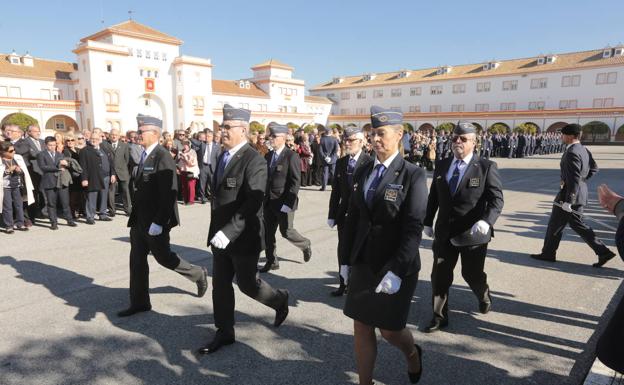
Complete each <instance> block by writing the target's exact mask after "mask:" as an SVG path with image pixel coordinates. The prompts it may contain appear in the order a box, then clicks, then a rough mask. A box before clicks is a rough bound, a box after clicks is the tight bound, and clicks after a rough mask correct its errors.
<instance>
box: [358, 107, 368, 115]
mask: <svg viewBox="0 0 624 385" xmlns="http://www.w3.org/2000/svg"><path fill="white" fill-rule="evenodd" d="M355 114H356V115H366V108H361V107H360V108H356V109H355Z"/></svg>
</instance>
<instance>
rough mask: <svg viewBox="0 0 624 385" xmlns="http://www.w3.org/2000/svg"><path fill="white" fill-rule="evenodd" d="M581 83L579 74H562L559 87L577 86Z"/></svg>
mask: <svg viewBox="0 0 624 385" xmlns="http://www.w3.org/2000/svg"><path fill="white" fill-rule="evenodd" d="M580 85H581V75H574V76H563V77H562V78H561V87H578V86H580Z"/></svg>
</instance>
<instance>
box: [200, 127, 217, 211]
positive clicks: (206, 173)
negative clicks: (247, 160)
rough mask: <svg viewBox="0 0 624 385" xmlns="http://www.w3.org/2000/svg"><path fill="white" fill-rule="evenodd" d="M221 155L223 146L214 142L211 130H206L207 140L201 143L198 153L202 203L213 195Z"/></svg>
mask: <svg viewBox="0 0 624 385" xmlns="http://www.w3.org/2000/svg"><path fill="white" fill-rule="evenodd" d="M220 154H221V145H220V144H218V143H215V142H214V141H213V134H212V131H211V130H206V134H205V140H203V141H201V143H200V146H199V151H197V162H198V163H199V199H200V200H201V203H206V201H207V200H208V199H209V198H210V196H211V195H212V191H211V187H212V186H211V184H212V176H213V175H214V171H215V168H216V167H217V160H218V159H219V155H220Z"/></svg>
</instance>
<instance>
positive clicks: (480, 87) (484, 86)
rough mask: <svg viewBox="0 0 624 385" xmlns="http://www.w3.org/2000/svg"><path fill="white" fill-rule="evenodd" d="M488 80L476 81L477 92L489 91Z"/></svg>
mask: <svg viewBox="0 0 624 385" xmlns="http://www.w3.org/2000/svg"><path fill="white" fill-rule="evenodd" d="M491 85H492V84H491V83H490V82H478V83H477V92H490V87H491Z"/></svg>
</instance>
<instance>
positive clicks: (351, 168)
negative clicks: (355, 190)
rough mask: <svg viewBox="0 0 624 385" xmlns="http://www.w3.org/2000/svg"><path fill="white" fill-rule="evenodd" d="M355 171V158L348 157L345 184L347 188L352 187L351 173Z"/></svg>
mask: <svg viewBox="0 0 624 385" xmlns="http://www.w3.org/2000/svg"><path fill="white" fill-rule="evenodd" d="M354 171H355V158H353V157H349V163H348V164H347V182H348V183H349V186H352V185H353V172H354Z"/></svg>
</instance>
